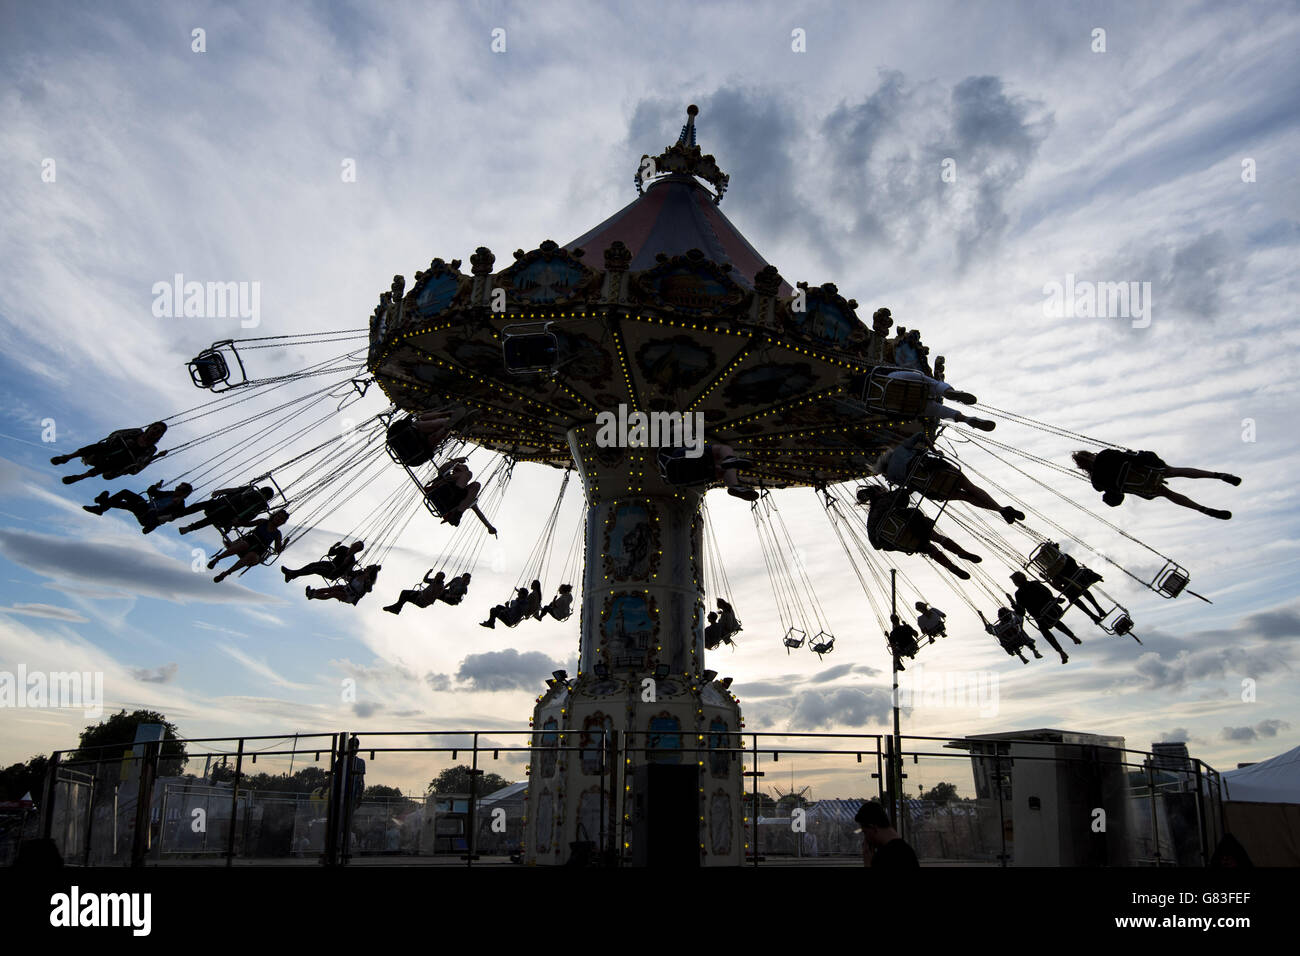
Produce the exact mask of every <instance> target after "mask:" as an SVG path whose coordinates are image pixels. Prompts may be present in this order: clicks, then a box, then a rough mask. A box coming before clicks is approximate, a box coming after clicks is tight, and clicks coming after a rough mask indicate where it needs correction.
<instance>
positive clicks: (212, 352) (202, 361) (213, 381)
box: [186, 339, 248, 393]
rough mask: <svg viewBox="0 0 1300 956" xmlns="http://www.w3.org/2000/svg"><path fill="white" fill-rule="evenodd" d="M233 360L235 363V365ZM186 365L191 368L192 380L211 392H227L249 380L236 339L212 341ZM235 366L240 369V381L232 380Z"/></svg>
mask: <svg viewBox="0 0 1300 956" xmlns="http://www.w3.org/2000/svg"><path fill="white" fill-rule="evenodd" d="M227 353H229V358H227ZM232 361H233V362H234V363H235V365H234V366H233V367H232V365H231V362H232ZM186 367H187V368H188V369H189V370H190V379H191V381H193V382H194V384H195V385H196V386H197V387H199V388H206V389H207V390H208V391H210V392H218V393H219V392H227V391H229V390H230V389H232V388H238V387H239V386H240V385H245V384H247V382H248V374H247V372H245V371H244V360H243V359H242V358H241V357H240V355H239V351H238V350H237V349H236V348H235V341H234V339H226V340H224V341H222V342H214V343H212V345H211V346H209V347H208V348H206V349H204V350H203V351H202V352H200V353H199V354H198V355H196V356H195V357H194V358H193V359H191V360H190V361H189V362H188V363H187V364H186ZM235 367H237V368H238V369H239V381H237V382H232V381H231V380H230V377H231V373H232V371H233V370H234V368H235Z"/></svg>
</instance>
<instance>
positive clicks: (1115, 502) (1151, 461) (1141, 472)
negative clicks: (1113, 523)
mask: <svg viewBox="0 0 1300 956" xmlns="http://www.w3.org/2000/svg"><path fill="white" fill-rule="evenodd" d="M1071 457H1072V458H1073V459H1074V464H1075V466H1076V467H1077V468H1078V469H1079V470H1080V471H1082V472H1083V473H1084V474H1086V475H1087V476H1088V478H1089V479H1090V480H1091V481H1092V487H1093V488H1095V489H1097V490H1098V491H1100V492H1101V493H1102V495H1101V500H1102V501H1104V502H1106V504H1108V505H1110V506H1111V507H1112V508H1117V507H1119V506H1120V505H1121V504H1122V503H1123V501H1124V496H1125V495H1136V496H1137V497H1139V498H1146V499H1147V500H1148V501H1150V500H1152V499H1154V498H1165V499H1167V500H1169V501H1172V502H1173V503H1174V504H1176V505H1179V506H1181V507H1183V508H1190V509H1191V510H1192V511H1199V512H1200V513H1201V514H1205V515H1209V516H1210V517H1211V518H1219V519H1221V520H1224V521H1227V520H1228V519H1229V518H1231V517H1232V512H1231V511H1220V510H1218V509H1215V508H1207V507H1205V506H1204V505H1198V504H1197V503H1196V502H1195V501H1193V500H1192V499H1191V498H1188V497H1187V496H1186V495H1181V494H1179V493H1178V492H1176V491H1172V490H1171V489H1169V488H1168V487H1166V485H1165V479H1166V478H1217V479H1218V480H1219V481H1226V482H1227V483H1228V484H1230V485H1240V484H1241V479H1240V478H1238V477H1237V476H1236V475H1230V474H1228V473H1227V472H1223V471H1204V470H1202V469H1200V468H1174V467H1172V466H1170V465H1169V464H1167V463H1166V462H1165V461H1164V459H1162V458H1161V457H1160V456H1159V455H1157V454H1156V453H1155V452H1153V451H1130V450H1127V449H1119V448H1106V449H1103V450H1102V451H1099V452H1095V453H1094V452H1090V451H1076V452H1074V453H1073V454H1072V455H1071Z"/></svg>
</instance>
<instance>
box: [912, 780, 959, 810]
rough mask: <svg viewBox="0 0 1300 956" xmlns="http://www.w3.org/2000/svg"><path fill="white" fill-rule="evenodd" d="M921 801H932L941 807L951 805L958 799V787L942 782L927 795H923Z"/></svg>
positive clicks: (928, 791)
mask: <svg viewBox="0 0 1300 956" xmlns="http://www.w3.org/2000/svg"><path fill="white" fill-rule="evenodd" d="M921 799H922V800H930V801H932V802H934V803H937V804H939V805H940V806H942V805H944V804H947V803H951V802H952V801H953V800H955V799H957V785H956V784H953V783H947V782H945V781H940V782H939V783H936V784H935V785H934V786H933V787H931V788H930V789H929V790H927V791H926V792H925V793H923V794H921Z"/></svg>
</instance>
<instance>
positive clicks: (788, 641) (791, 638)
mask: <svg viewBox="0 0 1300 956" xmlns="http://www.w3.org/2000/svg"><path fill="white" fill-rule="evenodd" d="M807 637H808V635H807V634H806V633H805V632H803V631H801V630H799V628H797V627H792V628H790V630H788V631H786V632H785V640H784V642H783V643H784V644H785V646H786V652H787V653H789V651H790V649H792V648H799V647H803V644H804V641H805V640H807Z"/></svg>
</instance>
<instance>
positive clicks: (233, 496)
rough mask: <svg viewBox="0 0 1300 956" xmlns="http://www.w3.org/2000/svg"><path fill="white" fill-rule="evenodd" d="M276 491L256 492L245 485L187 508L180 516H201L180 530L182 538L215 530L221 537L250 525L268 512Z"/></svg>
mask: <svg viewBox="0 0 1300 956" xmlns="http://www.w3.org/2000/svg"><path fill="white" fill-rule="evenodd" d="M273 497H275V490H274V489H273V488H270V487H262V488H255V487H253V486H252V485H244V486H242V487H239V488H221V489H219V490H217V491H214V492H213V493H212V497H210V498H208V499H207V500H206V501H197V502H195V503H194V504H192V505H190V506H188V507H187V508H186V509H185V511H184V512H182V513H183V514H193V513H195V512H197V511H202V512H203V518H202V520H200V521H196V522H194V523H193V524H187V525H185V526H184V527H182V528H181V529H180V532H181V534H189V533H190V532H191V531H197V530H199V529H200V528H208V527H214V528H216V529H217V530H218V531H220V532H221V533H222V534H228V533H230V532H231V531H233V530H234V529H235V528H244V527H248V526H249V525H251V524H253V522H254V521H256V520H257V516H258V515H260V514H261V513H262V512H264V511H266V510H267V506H268V505H269V504H270V503H271V499H272V498H273Z"/></svg>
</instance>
